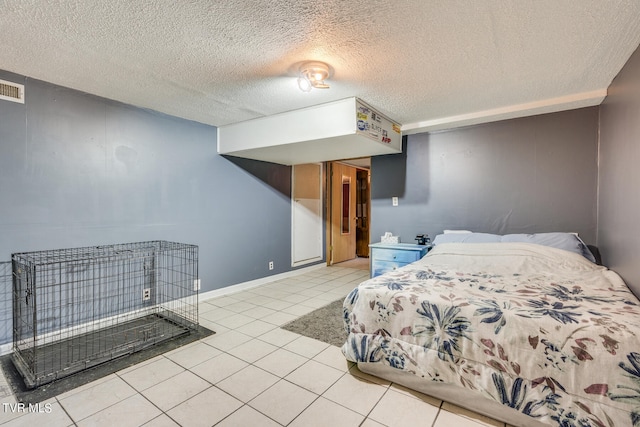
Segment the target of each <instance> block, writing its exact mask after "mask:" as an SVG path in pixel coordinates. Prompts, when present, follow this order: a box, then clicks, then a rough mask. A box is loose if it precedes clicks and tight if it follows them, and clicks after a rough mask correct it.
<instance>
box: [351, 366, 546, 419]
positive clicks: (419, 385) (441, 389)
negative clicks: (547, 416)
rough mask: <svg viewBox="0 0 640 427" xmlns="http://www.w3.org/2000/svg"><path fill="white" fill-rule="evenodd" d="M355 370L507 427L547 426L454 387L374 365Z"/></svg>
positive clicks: (492, 401) (470, 392)
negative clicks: (445, 402)
mask: <svg viewBox="0 0 640 427" xmlns="http://www.w3.org/2000/svg"><path fill="white" fill-rule="evenodd" d="M358 369H360V370H361V371H362V372H365V373H367V374H371V375H374V376H376V377H380V378H384V379H385V380H388V381H391V382H393V383H396V384H400V385H402V386H405V387H408V388H410V389H412V390H416V391H419V392H421V393H424V394H427V395H429V396H432V397H435V398H437V399H440V400H444V401H447V402H449V403H452V404H454V405H457V406H460V407H463V408H465V409H470V410H472V411H474V412H477V413H479V414H481V415H485V416H487V417H491V418H494V419H496V420H499V421H502V422H505V423H507V424H509V425H510V426H516V427H548V425H547V424H543V423H541V422H539V421H537V420H536V419H534V418H531V417H529V416H527V415H524V414H523V413H521V412H518V411H516V410H515V409H513V408H509V407H508V406H505V405H501V404H500V403H498V402H496V401H495V400H492V399H489V398H484V397H482V396H480V395H479V394H478V393H477V392H473V391H470V390H467V389H465V388H462V387H459V386H457V385H454V384H445V383H438V382H431V381H425V380H423V379H421V378H419V377H417V376H415V375H413V374H410V373H407V372H404V371H400V370H399V369H394V368H391V367H389V366H385V365H382V364H378V363H363V362H358Z"/></svg>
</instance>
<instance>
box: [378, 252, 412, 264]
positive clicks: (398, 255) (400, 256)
mask: <svg viewBox="0 0 640 427" xmlns="http://www.w3.org/2000/svg"><path fill="white" fill-rule="evenodd" d="M373 257H374V258H375V259H376V260H380V261H393V262H405V263H409V262H413V261H417V260H419V259H420V252H415V251H402V250H397V251H394V250H389V249H373Z"/></svg>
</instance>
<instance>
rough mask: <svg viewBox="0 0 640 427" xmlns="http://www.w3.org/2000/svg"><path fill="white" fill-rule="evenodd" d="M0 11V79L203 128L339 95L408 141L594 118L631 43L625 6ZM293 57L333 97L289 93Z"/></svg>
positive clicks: (130, 0) (59, 6)
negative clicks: (541, 117)
mask: <svg viewBox="0 0 640 427" xmlns="http://www.w3.org/2000/svg"><path fill="white" fill-rule="evenodd" d="M0 5H2V9H3V10H2V13H1V14H0V34H1V37H0V46H2V61H1V62H0V68H1V69H5V70H8V71H12V72H15V73H19V74H23V75H26V76H29V77H33V78H37V79H41V80H45V81H48V82H52V83H55V84H59V85H62V86H67V87H71V88H74V89H78V90H81V91H85V92H88V93H92V94H96V95H100V96H103V97H106V98H110V99H114V100H118V101H122V102H125V103H128V104H133V105H136V106H140V107H145V108H150V109H154V110H157V111H160V112H163V113H167V114H171V115H175V116H179V117H184V118H187V119H191V120H195V121H199V122H203V123H208V124H212V125H216V126H220V125H225V124H229V123H235V122H239V121H243V120H247V119H252V118H255V117H260V116H265V115H271V114H275V113H279V112H283V111H288V110H293V109H297V108H301V107H306V106H310V105H315V104H320V103H324V102H328V101H334V100H338V99H343V98H347V97H350V96H357V97H360V98H361V99H363V100H365V101H366V102H367V103H369V104H371V105H372V106H373V107H375V108H377V109H378V110H380V112H382V113H385V114H387V115H388V116H389V117H391V118H392V119H394V120H396V121H398V122H400V123H401V124H402V125H403V131H405V132H408V133H411V132H418V131H423V130H429V129H438V128H445V127H451V126H456V125H460V124H468V123H476V122H483V121H490V120H495V119H499V118H506V117H516V116H522V115H529V114H534V113H540V112H548V111H556V110H561V109H566V108H575V107H580V106H587V105H595V104H598V103H600V102H601V100H602V98H603V97H604V95H606V88H607V87H608V85H609V84H610V83H611V81H612V79H613V78H614V77H615V76H616V74H617V73H618V71H619V70H620V69H621V68H622V66H623V65H624V63H625V62H626V61H627V59H628V58H629V56H630V55H631V54H632V53H633V51H634V50H635V49H636V48H637V47H638V44H639V43H640V2H639V1H637V0H617V1H615V0H563V1H558V0H539V1H515V0H514V1H498V0H474V1H471V0H468V1H462V0H431V1H427V0H406V1H401V0H400V1H375V0H352V1H343V0H324V1H323V0H312V1H311V0H296V1H289V0H284V1H272V0H254V1H239V0H236V1H210V0H190V1H187V0H184V1H175V0H127V1H125V0H117V1H116V0H112V1H103V0H79V1H78V0H76V1H73V0H67V1H60V0H47V1H45V0H5V1H1V2H0ZM303 60H320V61H325V62H327V63H329V64H330V65H331V67H332V68H333V77H332V78H331V80H329V81H328V83H329V84H330V85H331V89H329V90H313V91H311V92H309V93H303V92H301V91H300V90H299V89H298V87H297V84H296V79H295V78H294V77H293V72H292V70H294V69H295V64H296V63H298V62H300V61H303ZM27 97H28V95H27ZM27 99H28V98H27Z"/></svg>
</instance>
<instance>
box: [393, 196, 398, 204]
mask: <svg viewBox="0 0 640 427" xmlns="http://www.w3.org/2000/svg"><path fill="white" fill-rule="evenodd" d="M391 205H392V206H398V198H397V197H392V198H391Z"/></svg>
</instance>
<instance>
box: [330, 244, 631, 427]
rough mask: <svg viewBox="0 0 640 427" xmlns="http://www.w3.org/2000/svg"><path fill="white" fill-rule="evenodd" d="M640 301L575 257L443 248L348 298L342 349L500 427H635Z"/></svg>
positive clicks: (545, 251)
mask: <svg viewBox="0 0 640 427" xmlns="http://www.w3.org/2000/svg"><path fill="white" fill-rule="evenodd" d="M639 306H640V301H638V299H637V298H636V297H635V296H634V295H633V294H632V293H631V291H630V290H629V289H628V288H627V286H626V285H625V283H624V282H623V281H622V280H621V278H620V277H619V276H618V275H617V274H616V273H615V272H613V271H611V270H608V269H607V268H605V267H602V266H598V265H596V264H594V263H592V262H590V261H588V260H587V259H585V258H584V257H583V256H581V255H578V254H576V253H572V252H568V251H565V250H562V249H557V248H551V247H545V246H541V245H537V244H531V243H486V244H485V243H466V244H465V243H444V244H440V245H438V246H436V248H434V249H433V250H432V251H431V252H430V253H429V254H427V256H425V257H424V258H423V259H422V260H420V261H418V262H416V263H413V264H411V265H409V266H406V267H403V268H401V269H399V270H396V271H395V272H390V273H387V274H385V275H382V276H378V277H376V278H373V279H370V280H367V281H365V282H363V283H361V284H360V285H359V286H358V287H357V288H355V289H354V290H353V291H352V292H351V293H350V294H349V295H348V296H347V298H346V299H345V302H344V320H345V326H346V328H347V331H348V333H349V335H348V338H347V342H346V343H345V344H344V346H343V347H342V351H343V353H344V354H345V356H346V358H347V359H348V360H351V361H353V362H357V363H358V366H360V367H361V368H362V369H363V370H366V371H368V372H373V373H376V372H378V373H380V375H383V372H387V373H389V375H394V374H396V373H397V374H398V375H397V376H399V377H402V378H405V379H406V381H405V382H404V383H405V385H412V386H413V387H414V388H416V389H421V390H424V389H425V388H424V387H421V385H420V384H422V385H424V386H425V387H427V386H428V388H431V387H432V386H434V385H435V386H436V387H437V386H438V385H442V388H443V389H447V390H449V391H448V392H447V393H448V394H449V395H454V396H455V394H456V390H459V391H460V395H461V396H465V399H471V400H473V402H474V404H475V406H477V407H482V406H483V405H482V404H483V402H485V403H487V407H496V406H497V407H500V408H505V409H506V411H497V412H496V411H493V412H490V413H488V414H487V415H493V413H494V412H495V413H498V412H499V414H498V415H499V416H498V418H499V419H502V420H503V421H507V422H512V420H511V419H510V418H509V414H516V413H517V414H518V417H514V418H516V421H515V422H512V423H513V424H515V425H526V424H529V423H528V422H526V421H523V420H531V421H532V423H531V424H532V425H533V424H542V425H560V426H613V425H615V426H623V425H640V424H639V423H640V340H639V338H638V333H640V308H639ZM409 378H410V380H409ZM406 383H409V384H406ZM451 390H453V391H451ZM431 394H434V393H431ZM436 394H437V393H436ZM478 402H479V403H478ZM454 403H456V402H454ZM489 403H490V404H489ZM496 403H497V404H498V405H496ZM475 406H474V407H475ZM472 409H473V408H472ZM505 414H506V415H505Z"/></svg>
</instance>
